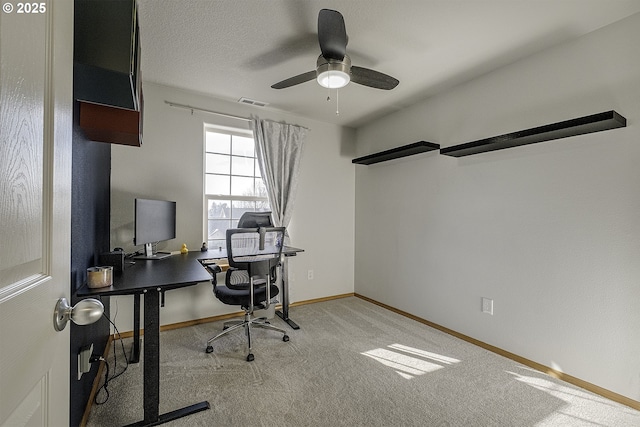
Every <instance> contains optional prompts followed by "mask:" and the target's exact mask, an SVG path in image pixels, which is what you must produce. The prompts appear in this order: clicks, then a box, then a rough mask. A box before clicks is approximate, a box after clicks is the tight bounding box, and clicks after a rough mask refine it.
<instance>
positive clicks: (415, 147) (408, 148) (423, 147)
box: [351, 141, 440, 165]
mask: <svg viewBox="0 0 640 427" xmlns="http://www.w3.org/2000/svg"><path fill="white" fill-rule="evenodd" d="M439 148H440V144H434V143H433V142H427V141H418V142H414V143H413V144H408V145H403V146H402V147H396V148H392V149H391V150H385V151H380V152H379V153H374V154H369V155H368V156H363V157H358V158H357V159H353V160H352V161H351V163H356V164H359V165H372V164H374V163H380V162H386V161H387V160H393V159H399V158H401V157H406V156H412V155H414V154H420V153H426V152H428V151H433V150H438V149H439Z"/></svg>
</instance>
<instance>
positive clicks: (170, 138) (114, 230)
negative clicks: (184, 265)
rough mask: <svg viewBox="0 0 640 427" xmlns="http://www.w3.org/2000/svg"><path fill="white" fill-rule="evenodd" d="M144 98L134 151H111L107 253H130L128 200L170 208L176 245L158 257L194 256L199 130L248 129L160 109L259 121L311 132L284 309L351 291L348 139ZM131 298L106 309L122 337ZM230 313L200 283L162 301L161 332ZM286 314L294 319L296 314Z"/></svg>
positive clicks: (155, 96) (217, 106)
mask: <svg viewBox="0 0 640 427" xmlns="http://www.w3.org/2000/svg"><path fill="white" fill-rule="evenodd" d="M144 98H145V106H144V107H145V109H144V143H143V145H142V147H140V148H137V147H126V146H116V145H114V146H113V149H112V159H111V165H112V171H111V246H112V247H118V246H119V247H123V248H124V249H125V250H126V251H127V252H131V251H133V250H134V249H135V247H134V246H133V245H132V239H133V200H134V198H135V197H147V198H159V199H167V200H175V201H176V202H177V209H178V211H177V238H176V239H175V240H172V241H169V242H167V244H166V245H163V244H161V245H159V248H161V249H162V248H165V249H168V250H179V249H180V246H181V244H182V243H186V244H187V247H188V248H190V249H191V250H199V248H200V246H201V244H202V242H203V236H204V232H203V219H202V218H203V211H204V208H203V206H204V201H203V163H204V162H203V152H204V148H203V135H204V133H203V132H204V131H203V127H204V123H205V122H206V123H211V124H217V125H225V126H235V127H242V126H244V127H245V128H248V123H246V122H242V121H239V120H232V119H224V118H221V117H219V116H215V115H211V114H206V113H198V112H194V114H193V115H192V114H191V113H190V112H189V111H187V110H183V109H176V108H173V107H170V106H168V105H167V104H166V103H165V100H168V101H172V102H176V103H180V104H188V105H191V106H195V107H199V108H203V109H209V110H214V111H219V112H224V113H227V114H231V115H239V116H244V117H249V116H250V115H252V114H257V115H259V117H260V118H262V119H271V120H278V121H285V122H287V123H291V124H298V125H301V126H305V127H307V128H309V129H310V132H309V134H308V136H307V139H306V144H305V148H304V154H303V159H302V164H301V168H300V177H299V179H300V181H299V185H298V193H297V199H296V202H295V207H294V214H293V218H292V220H291V223H290V224H289V228H288V230H289V234H290V235H291V244H292V245H293V246H297V247H300V248H303V249H304V250H305V252H304V253H302V254H300V255H298V256H297V257H295V258H291V259H290V261H289V277H290V281H289V282H290V283H289V291H290V300H291V302H296V301H305V300H310V299H314V298H321V297H326V296H331V295H338V294H344V293H349V292H353V276H354V273H353V270H354V267H353V258H354V223H353V221H354V215H355V214H354V210H355V205H354V203H355V202H354V186H355V177H354V174H355V171H354V168H353V165H352V164H351V159H352V158H353V156H354V152H353V151H354V140H355V132H354V131H353V130H350V129H344V128H341V127H338V126H334V125H330V124H326V123H321V122H317V121H313V120H309V119H305V118H301V117H296V116H291V115H285V114H282V113H278V112H276V111H274V110H268V109H258V108H255V107H250V106H245V105H241V104H238V103H232V102H225V101H221V100H217V99H213V98H210V97H206V96H204V95H201V94H197V93H193V92H187V91H183V90H179V89H176V88H170V87H166V86H161V85H157V84H151V83H145V84H144ZM140 248H141V247H139V248H138V249H140ZM159 262H161V261H159ZM310 269H311V270H314V279H313V280H307V271H308V270H310ZM222 280H224V279H222ZM132 299H133V298H132V297H118V298H117V299H114V300H115V301H114V303H112V315H116V314H117V316H116V317H117V319H116V325H117V326H118V329H119V330H120V331H121V332H123V331H130V330H132V322H133V320H132V319H133V317H132V310H133V308H132ZM235 311H238V308H237V307H229V306H225V305H223V304H222V303H220V302H219V301H218V300H217V299H216V298H215V297H214V295H213V293H212V291H211V284H210V283H202V284H199V285H197V286H194V287H190V288H185V289H180V290H174V291H170V292H167V293H166V305H165V307H164V308H162V310H161V311H160V313H161V324H170V323H176V322H181V321H185V320H191V319H199V318H204V317H209V316H215V315H219V314H223V313H228V312H235ZM290 314H291V317H292V319H293V320H295V309H294V310H292V312H291V313H290ZM203 345H204V343H203Z"/></svg>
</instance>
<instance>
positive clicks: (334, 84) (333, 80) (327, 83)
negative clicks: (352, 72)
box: [317, 70, 351, 89]
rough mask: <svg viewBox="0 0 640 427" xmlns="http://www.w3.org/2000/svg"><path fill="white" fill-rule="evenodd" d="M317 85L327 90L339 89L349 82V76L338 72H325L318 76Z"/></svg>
mask: <svg viewBox="0 0 640 427" xmlns="http://www.w3.org/2000/svg"><path fill="white" fill-rule="evenodd" d="M317 80H318V84H320V86H322V87H326V88H329V89H340V88H342V87H345V86H346V85H347V84H348V83H349V82H350V81H351V76H349V74H348V73H345V72H344V71H340V70H327V71H323V72H321V73H319V74H318V79H317Z"/></svg>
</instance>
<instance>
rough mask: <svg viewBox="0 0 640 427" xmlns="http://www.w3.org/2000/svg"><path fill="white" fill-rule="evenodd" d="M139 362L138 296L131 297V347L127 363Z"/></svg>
mask: <svg viewBox="0 0 640 427" xmlns="http://www.w3.org/2000/svg"><path fill="white" fill-rule="evenodd" d="M139 361H140V294H135V295H134V296H133V345H132V346H131V356H130V357H129V363H138V362H139Z"/></svg>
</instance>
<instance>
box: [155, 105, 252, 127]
mask: <svg viewBox="0 0 640 427" xmlns="http://www.w3.org/2000/svg"><path fill="white" fill-rule="evenodd" d="M164 102H165V104H168V105H169V106H170V107H175V108H183V109H185V110H191V114H193V112H194V111H201V112H203V113H209V114H215V115H217V116H222V117H228V118H230V119H237V120H244V121H246V122H250V121H251V119H250V118H248V117H242V116H234V115H232V114H226V113H220V112H219V111H213V110H206V109H204V108H198V107H192V106H191V105H184V104H178V103H175V102H171V101H167V100H165V101H164Z"/></svg>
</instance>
